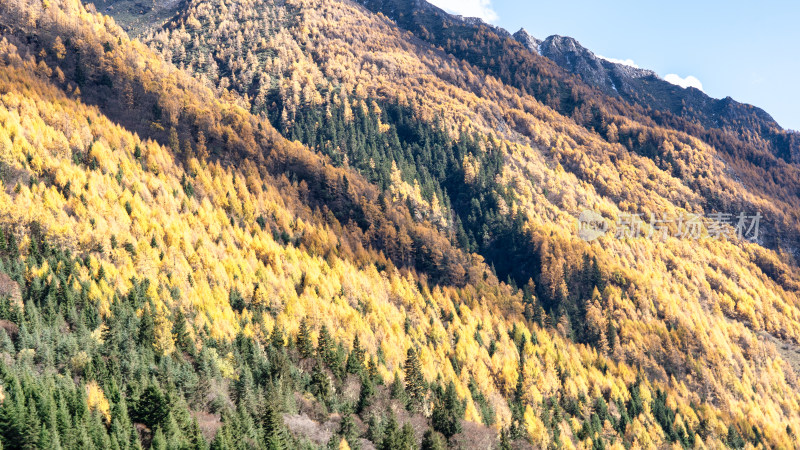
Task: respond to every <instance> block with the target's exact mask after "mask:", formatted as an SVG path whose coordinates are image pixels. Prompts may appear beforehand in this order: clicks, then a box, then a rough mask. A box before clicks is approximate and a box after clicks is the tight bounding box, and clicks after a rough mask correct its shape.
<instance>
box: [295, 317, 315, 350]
mask: <svg viewBox="0 0 800 450" xmlns="http://www.w3.org/2000/svg"><path fill="white" fill-rule="evenodd" d="M297 351H299V352H300V356H302V357H303V358H310V357H312V356H314V347H313V343H312V342H311V330H310V329H309V326H308V319H307V318H305V317H304V318H303V320H301V321H300V329H299V330H298V331H297Z"/></svg>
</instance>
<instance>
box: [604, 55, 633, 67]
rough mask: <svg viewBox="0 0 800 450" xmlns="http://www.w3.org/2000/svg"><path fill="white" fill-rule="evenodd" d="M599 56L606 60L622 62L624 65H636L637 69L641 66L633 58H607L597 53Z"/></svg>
mask: <svg viewBox="0 0 800 450" xmlns="http://www.w3.org/2000/svg"><path fill="white" fill-rule="evenodd" d="M597 57H598V58H600V59H605V60H606V61H608V62H612V63H614V64H622V65H623V66H631V67H635V68H637V69H638V68H639V66H637V65H636V63H635V62H633V60H632V59H617V58H606V57H605V56H603V55H597Z"/></svg>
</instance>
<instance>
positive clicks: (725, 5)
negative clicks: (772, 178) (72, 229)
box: [429, 0, 800, 130]
mask: <svg viewBox="0 0 800 450" xmlns="http://www.w3.org/2000/svg"><path fill="white" fill-rule="evenodd" d="M429 1H430V2H431V3H433V4H436V5H438V6H440V7H442V8H444V9H446V10H448V11H450V12H453V13H457V14H462V15H468V16H476V17H482V18H483V19H485V20H487V21H489V22H491V23H494V24H496V25H499V26H502V27H503V28H506V29H507V30H509V31H511V32H512V33H513V32H515V31H516V30H518V29H520V28H521V27H524V28H525V29H527V30H528V32H529V33H530V34H531V35H533V36H535V37H537V38H540V39H544V38H545V37H547V36H550V35H552V34H560V35H564V36H572V37H574V38H576V39H577V40H578V41H580V42H581V44H583V45H584V46H585V47H587V48H588V49H590V50H592V51H593V52H594V53H596V54H598V55H602V56H604V57H607V58H614V59H619V60H629V61H630V62H632V63H634V64H635V65H637V66H639V67H642V68H647V69H651V70H654V71H655V72H657V73H658V74H659V75H661V76H662V77H667V76H668V75H669V77H668V78H667V79H668V80H669V81H673V82H677V83H684V84H686V83H687V80H688V82H689V83H690V84H693V85H695V86H697V83H700V84H701V85H702V89H703V90H704V91H705V92H706V93H707V94H709V95H710V96H712V97H716V98H722V97H726V96H731V97H733V98H734V99H736V100H738V101H741V102H745V103H751V104H753V105H756V106H759V107H761V108H763V109H764V110H766V111H767V112H768V113H770V114H771V115H772V116H773V117H774V118H775V120H777V121H778V123H780V124H781V126H783V127H784V128H791V129H795V130H800V107H798V105H800V77H798V74H800V58H799V57H798V56H797V54H798V51H800V21H798V18H799V17H800V2H793V1H788V0H765V1H759V2H756V1H752V0H751V1H741V0H729V1H709V0H706V1H703V0H695V1H688V0H672V1H669V2H655V1H642V0H638V1H633V0H609V1H605V2H598V1H596V0H562V1H558V2H554V1H547V2H544V1H532V0H429ZM689 77H694V79H696V81H695V80H693V79H691V78H689Z"/></svg>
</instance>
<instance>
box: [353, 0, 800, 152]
mask: <svg viewBox="0 0 800 450" xmlns="http://www.w3.org/2000/svg"><path fill="white" fill-rule="evenodd" d="M358 1H359V2H360V3H361V4H363V5H364V6H366V7H367V8H369V9H371V10H372V11H375V12H378V11H379V12H382V13H383V14H384V15H386V16H387V17H389V18H391V19H393V20H395V21H397V22H398V24H399V25H400V26H402V27H404V28H407V29H412V28H414V26H412V25H411V23H415V24H416V25H421V26H422V27H421V29H420V30H416V31H421V32H422V33H421V34H420V37H422V38H423V39H426V36H427V35H429V33H430V30H429V27H430V25H431V23H432V22H431V21H433V20H440V21H442V22H443V23H445V24H450V25H456V24H463V25H466V26H474V27H478V28H480V27H486V28H488V29H489V30H491V31H493V32H495V33H496V34H497V36H498V37H499V38H500V39H509V40H511V41H514V42H517V43H519V44H521V45H522V46H523V47H524V48H526V49H527V50H529V51H530V52H531V53H534V54H536V55H540V56H544V57H545V58H547V59H548V60H550V61H552V62H554V63H555V64H556V65H558V66H559V67H561V68H562V69H564V70H565V71H567V72H568V73H571V74H574V75H576V76H578V77H579V78H580V80H581V81H583V82H584V83H586V84H588V85H589V86H591V87H594V88H596V89H599V90H600V91H601V92H602V93H603V94H605V95H609V96H612V97H617V98H620V99H622V100H624V101H626V102H628V103H630V104H633V105H637V106H642V107H644V108H649V109H651V110H652V111H654V112H657V113H669V114H672V115H674V116H676V117H680V118H683V119H686V120H689V121H692V122H695V123H698V124H700V125H702V126H703V127H705V128H715V129H720V130H725V129H730V130H732V131H733V132H734V133H737V134H739V135H740V136H743V137H744V138H745V139H747V135H748V133H757V134H759V135H761V136H763V138H764V139H765V140H766V141H769V142H770V144H771V147H772V152H773V154H775V155H776V156H778V157H779V158H782V159H783V160H785V161H787V162H793V163H798V162H800V137H798V134H797V133H789V132H787V131H786V130H783V128H782V127H781V126H780V125H779V124H778V123H777V122H776V121H775V120H774V119H773V118H772V116H770V115H769V114H768V113H767V112H766V111H764V110H763V109H761V108H758V107H756V106H753V105H749V104H744V103H740V102H737V101H736V100H734V99H732V98H731V97H726V98H724V99H714V98H712V97H710V96H708V95H707V94H705V93H704V92H702V91H700V90H697V89H694V88H688V89H684V88H682V87H680V86H677V85H674V84H672V83H669V82H668V81H665V80H663V79H661V78H660V77H659V76H658V75H657V74H656V73H655V72H653V71H650V70H647V69H640V68H635V67H631V66H627V65H624V64H619V63H614V62H612V61H608V60H605V59H603V58H600V57H598V56H597V55H595V54H594V53H593V52H591V51H590V50H588V49H587V48H585V47H583V46H582V45H581V44H580V43H579V42H578V41H577V40H575V39H574V38H571V37H565V36H557V35H554V36H550V37H548V38H546V39H544V40H540V39H538V38H536V37H534V36H532V35H530V34H529V33H528V32H527V31H526V30H525V29H521V30H519V31H518V32H516V33H514V34H513V35H512V34H511V33H509V32H508V31H507V30H505V29H502V28H500V27H497V26H495V25H492V24H488V23H486V22H485V21H483V20H482V19H480V18H464V17H462V16H457V15H451V14H449V13H447V12H445V11H444V10H442V9H441V8H438V7H436V6H434V5H431V4H430V3H428V2H427V1H425V0H411V1H407V0H358ZM426 16H427V17H426ZM426 25H427V27H426ZM412 31H415V30H413V29H412ZM428 37H429V36H428ZM426 40H427V39H426ZM656 119H657V120H660V116H658V114H657V115H656Z"/></svg>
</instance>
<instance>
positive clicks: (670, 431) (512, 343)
mask: <svg viewBox="0 0 800 450" xmlns="http://www.w3.org/2000/svg"><path fill="white" fill-rule="evenodd" d="M233 5H234V4H233V3H226V2H195V3H193V4H191V5H188V6H187V8H186V9H185V10H184V11H183V12H182V14H181V16H180V17H177V18H176V19H175V20H174V21H173V22H171V23H170V24H169V25H168V27H167V29H166V30H165V31H163V32H161V33H159V34H156V35H154V36H151V37H150V38H148V39H147V41H148V43H149V45H150V46H152V47H153V48H157V49H158V50H159V51H160V52H161V53H162V54H163V55H165V56H167V57H168V58H169V59H171V60H172V61H174V62H175V63H176V64H177V65H181V66H183V67H184V68H186V69H188V70H191V71H192V73H194V74H195V75H196V76H197V78H199V79H200V80H203V78H205V80H206V82H209V83H213V84H214V90H212V89H210V88H209V87H208V86H206V85H204V84H203V82H202V81H197V80H195V79H192V78H191V77H190V76H189V75H188V74H187V73H186V72H183V71H181V70H179V69H178V68H176V67H175V66H173V65H170V64H169V63H165V62H164V61H162V60H160V59H159V58H158V57H157V56H156V55H155V54H154V53H151V52H149V51H148V50H147V49H146V48H145V47H144V46H143V45H141V44H139V43H137V42H131V41H129V40H128V38H127V37H126V36H125V35H124V33H123V32H122V31H121V30H120V29H119V28H116V27H115V26H114V25H113V21H112V20H111V19H110V18H104V17H101V16H96V15H91V14H87V13H86V11H85V10H84V9H83V8H82V6H81V5H80V4H78V3H77V2H72V1H63V2H49V3H47V5H46V6H44V5H43V4H41V3H39V2H38V1H31V2H26V3H23V4H22V5H19V4H14V5H11V4H10V3H8V2H0V7H2V13H3V14H2V15H0V17H2V18H3V19H2V26H3V28H2V33H3V38H4V41H3V42H4V44H3V45H4V50H3V56H2V58H3V59H2V61H3V66H2V72H0V73H2V80H3V84H2V87H0V93H2V108H0V111H1V112H2V114H3V117H4V118H3V120H2V122H0V123H2V128H0V129H1V130H2V133H3V134H2V135H0V142H2V151H3V161H4V164H5V166H4V167H5V170H4V171H3V173H4V178H3V181H4V186H5V187H6V188H5V189H4V190H3V193H2V195H3V197H2V199H0V204H2V205H3V212H4V214H3V215H2V221H3V225H4V226H5V227H6V229H9V230H10V233H9V232H4V235H3V236H4V239H5V240H6V241H10V242H13V243H14V244H13V245H12V244H7V245H6V247H5V248H6V249H7V250H4V252H5V253H3V257H4V260H3V270H4V271H5V272H7V273H9V274H10V275H11V278H12V279H13V281H14V282H17V283H18V284H19V286H20V288H21V289H20V290H21V292H22V294H21V296H20V297H21V301H22V302H24V306H23V307H19V305H18V304H16V303H15V300H13V298H15V297H14V296H12V297H11V299H8V300H6V301H5V302H4V303H3V308H2V309H1V311H0V312H2V314H3V317H2V319H3V320H5V321H6V322H3V328H4V333H5V336H9V338H8V339H5V338H3V339H2V341H3V342H2V343H3V353H4V355H3V356H4V357H3V366H2V367H3V373H2V375H3V384H2V386H3V391H2V392H4V395H5V396H4V398H5V400H4V401H3V404H2V408H0V410H1V412H2V416H1V417H0V419H2V420H3V422H2V423H3V424H4V427H3V430H2V431H3V432H2V439H3V444H4V446H9V445H12V444H13V443H15V442H23V441H21V440H19V439H24V442H26V443H40V444H44V443H46V442H51V441H52V440H53V439H57V440H58V441H59V442H61V445H63V446H70V445H71V446H75V447H76V448H80V447H86V446H87V445H88V444H87V442H90V441H91V442H93V443H94V445H95V446H97V447H108V446H109V445H110V443H111V442H116V443H117V444H119V445H120V446H125V447H128V446H130V447H135V446H136V445H137V444H138V443H139V442H140V441H141V442H142V443H143V444H144V445H145V446H147V445H152V446H154V447H155V446H161V445H166V444H163V443H164V441H169V442H168V443H169V445H171V446H176V447H177V446H189V445H195V444H196V446H198V447H202V446H203V445H204V441H210V440H212V439H213V441H214V447H215V448H225V446H229V447H241V448H247V447H268V446H269V445H270V444H271V443H281V442H283V443H286V442H287V441H289V442H290V443H291V445H293V446H298V447H300V446H309V447H310V446H312V445H325V444H326V443H331V444H332V445H337V444H338V443H339V441H341V440H345V441H346V442H348V443H349V444H348V445H350V446H353V445H363V446H364V447H368V446H369V445H371V444H372V443H378V442H380V444H381V446H383V447H384V448H398V447H401V446H403V445H409V444H410V443H412V442H413V444H414V445H417V444H418V443H419V442H420V441H421V440H422V438H423V436H422V434H423V432H424V431H425V430H426V429H427V428H428V427H433V428H435V429H436V430H437V431H439V432H442V433H445V434H447V435H449V434H451V432H453V433H452V434H453V436H452V437H451V440H450V444H452V445H453V446H455V447H459V446H461V447H464V446H469V445H474V444H475V442H479V441H481V440H482V441H484V442H488V443H489V445H492V444H493V443H496V441H500V440H504V439H505V440H514V441H515V445H531V444H532V445H533V446H535V447H544V446H547V445H550V444H555V445H559V443H560V445H564V446H570V445H574V446H586V447H588V446H592V445H595V444H594V443H595V442H597V443H598V444H599V443H604V445H609V446H612V445H616V446H618V447H619V446H622V445H632V446H633V445H639V446H649V445H653V446H666V445H669V444H670V443H673V444H678V445H685V446H690V445H702V444H705V445H707V446H712V447H713V446H720V445H722V444H723V443H724V444H728V445H731V446H737V445H744V440H747V441H748V442H749V443H750V444H752V445H761V446H765V447H766V446H773V447H780V446H783V447H791V446H792V444H793V443H794V440H795V438H794V433H796V431H795V430H798V429H800V428H798V427H800V418H798V416H797V411H798V409H797V407H796V406H797V403H798V398H799V397H798V386H797V380H796V376H795V372H794V370H793V369H792V368H791V366H790V365H789V364H788V363H787V362H786V361H785V360H784V359H783V358H782V357H781V355H780V354H779V353H778V352H777V350H776V349H775V348H774V347H772V346H771V345H768V344H766V343H765V342H764V341H761V340H759V336H760V335H764V334H765V333H770V334H772V335H774V336H776V338H777V339H779V340H780V341H781V342H782V345H787V346H789V345H794V344H796V343H797V342H798V336H800V325H798V317H799V315H798V311H797V309H798V301H797V292H798V290H800V287H798V286H800V284H798V280H800V277H798V274H797V272H796V266H795V265H792V264H791V263H790V262H787V261H788V258H785V257H782V256H781V255H778V254H776V253H775V252H772V251H770V250H767V249H764V248H762V247H760V246H759V245H757V244H753V243H747V242H738V241H730V242H728V241H711V240H703V241H700V242H698V243H694V242H686V241H681V240H675V239H672V240H669V241H667V242H663V243H660V242H650V241H642V240H637V241H633V242H625V241H618V240H614V239H611V238H610V237H607V238H603V239H601V241H600V242H599V243H594V244H587V243H585V242H583V241H581V240H579V239H578V238H576V236H575V235H574V232H573V226H574V216H573V214H574V211H577V210H579V209H581V208H584V207H593V208H599V209H600V210H601V211H602V212H603V213H604V214H607V215H608V216H609V217H618V215H619V214H620V213H621V212H622V211H626V210H630V209H632V207H633V206H634V205H639V206H643V207H645V208H647V209H648V210H649V211H654V212H655V211H659V212H661V211H667V212H681V211H703V209H704V207H706V206H707V203H706V197H707V196H711V195H714V196H718V198H721V199H726V198H729V199H733V198H736V197H737V196H740V195H741V196H743V197H744V198H745V199H746V201H747V202H749V204H750V205H753V206H758V207H763V208H765V210H767V208H768V207H769V208H774V210H777V209H778V208H780V207H781V206H782V205H784V204H790V202H792V201H793V199H792V197H791V196H790V195H788V194H786V192H785V191H783V190H776V192H775V193H771V192H763V191H757V190H752V191H751V190H744V189H741V188H739V187H738V185H737V184H736V183H734V182H732V179H731V178H730V177H729V175H728V174H727V173H726V169H727V166H726V165H725V164H723V163H722V162H720V161H719V159H718V158H719V156H718V153H717V152H716V150H715V149H714V148H713V147H711V146H708V145H707V144H705V143H703V142H699V141H697V140H696V139H692V138H691V137H688V136H686V135H685V134H682V133H680V132H676V131H674V130H669V129H663V128H657V127H655V126H654V125H652V124H650V123H642V122H637V121H636V120H638V119H636V118H634V119H627V118H624V117H620V118H619V119H618V120H625V125H626V126H628V127H630V128H631V130H633V131H631V130H628V131H627V133H629V134H630V135H634V133H648V134H652V135H653V136H658V137H659V138H660V139H664V140H665V142H666V143H668V144H670V145H674V146H678V148H677V150H676V149H673V150H674V153H675V155H677V156H678V158H676V160H675V162H674V164H675V165H676V166H679V167H681V169H680V170H683V171H686V172H687V173H702V172H703V171H705V174H703V176H702V177H700V176H698V178H697V179H692V178H691V177H690V176H688V175H686V176H677V175H676V174H675V173H674V172H673V171H672V170H664V169H663V168H661V167H659V165H658V164H657V163H656V162H655V161H654V159H655V158H652V159H651V157H650V156H648V155H643V154H639V153H637V152H633V151H630V150H629V149H627V148H626V147H624V146H622V145H617V144H616V143H613V142H609V141H607V140H606V137H605V136H598V134H597V133H593V132H591V131H589V130H588V129H587V128H585V127H584V126H582V125H581V124H580V123H578V122H576V121H575V120H573V119H572V118H570V117H567V116H563V115H560V114H558V113H556V112H554V111H553V110H552V109H550V108H547V107H546V106H543V105H542V104H540V103H539V102H537V101H536V99H534V98H531V97H530V96H528V95H526V94H525V93H524V92H521V91H520V90H519V89H517V88H515V87H513V86H507V85H504V84H503V83H501V82H500V81H498V80H495V79H490V78H489V79H488V81H484V80H487V77H486V75H485V73H483V72H481V71H480V70H479V69H478V70H476V69H475V67H473V66H470V65H469V64H466V63H464V62H463V61H459V60H458V59H456V58H453V57H452V56H448V55H446V54H444V53H443V52H441V51H440V50H438V49H436V48H434V47H432V46H430V45H429V44H427V43H425V42H423V41H420V40H418V39H415V38H413V37H411V36H409V35H408V34H407V33H405V32H403V31H402V30H399V29H398V28H397V27H396V26H395V25H394V24H392V23H391V22H389V21H387V20H386V19H385V18H382V17H380V16H376V15H373V14H368V13H366V11H364V10H363V9H362V8H360V7H357V6H355V5H354V4H352V3H349V2H299V1H298V2H286V3H272V2H250V3H247V2H245V3H242V2H236V3H235V5H236V6H235V7H233ZM253 24H261V25H263V26H251V25H253ZM256 30H258V32H260V33H264V34H263V35H256V34H254V33H256ZM248 33H249V34H248ZM365 36H369V39H367V38H366V37H365ZM262 38H263V39H262ZM195 42H196V43H197V45H195ZM187 43H188V45H187ZM181 49H183V52H184V53H183V55H182V54H181ZM250 55H252V57H250ZM248 59H250V63H244V62H243V61H247V60H248ZM215 66H216V69H214V67H215ZM227 88H232V90H233V92H228V91H227V90H226V89H227ZM443 100H444V101H443ZM615 107H616V106H615ZM248 110H250V111H248ZM262 114H263V116H262ZM270 121H271V122H273V123H274V124H275V125H276V126H277V127H278V128H279V130H280V132H281V133H283V134H285V135H287V136H289V137H292V138H294V139H297V140H299V141H302V142H303V143H305V144H307V145H308V146H309V147H310V148H312V149H314V150H316V151H317V152H319V154H317V153H314V152H312V151H310V150H309V149H308V148H306V147H303V146H302V145H301V144H299V143H292V142H289V141H287V140H286V139H284V138H283V137H282V136H280V135H279V134H278V132H277V131H275V130H274V129H273V128H272V124H271V123H270ZM323 125H324V126H323ZM625 133H626V132H622V133H621V135H622V136H626V134H625ZM664 147H666V144H665V145H664ZM440 156H441V158H443V159H439V157H440ZM612 158H613V159H612ZM612 162H613V163H612ZM393 163H394V164H393ZM680 163H683V165H680ZM437 165H441V166H440V167H437ZM335 166H338V167H335ZM771 173H776V172H771ZM708 180H714V181H720V182H722V183H724V184H723V186H724V187H723V188H719V187H716V186H713V184H712V183H711V182H710V181H708ZM415 181H417V182H418V183H415ZM370 182H372V183H375V184H371V183H370ZM698 186H701V187H703V188H704V189H707V190H711V191H712V192H713V194H709V193H707V192H702V191H700V189H698V188H697V187H698ZM725 189H729V190H730V192H729V193H727V194H726V193H725ZM696 190H697V191H700V192H696ZM771 203H772V204H773V205H772V206H769V205H770V204H771ZM776 205H777V206H776ZM769 211H773V209H769ZM95 212H101V214H95ZM776 216H777V214H776ZM778 217H780V216H778ZM459 223H460V224H461V225H460V228H461V229H460V230H459V225H458V224H459ZM5 236H14V238H12V239H6V238H5ZM601 244H602V245H601ZM19 249H22V250H19ZM493 249H495V250H494V252H493ZM67 250H68V252H67ZM472 250H474V251H476V252H480V253H482V254H483V255H485V256H486V257H487V259H488V260H490V261H492V262H497V263H498V264H496V265H495V268H496V272H500V273H503V274H504V275H511V277H510V279H511V281H512V282H513V281H514V278H518V279H520V280H522V282H521V283H519V284H521V285H524V284H526V282H527V280H528V279H533V282H532V283H528V284H527V285H526V286H525V287H524V288H522V289H516V288H514V287H513V286H512V285H511V284H501V283H498V282H497V280H496V279H495V277H494V275H493V273H492V271H491V270H489V268H488V267H487V266H486V265H484V264H483V263H482V262H481V257H480V256H478V255H475V254H469V253H467V251H472ZM498 250H499V251H498ZM495 252H496V253H495ZM503 258H505V259H506V260H507V261H506V262H505V264H506V265H505V266H501V265H500V264H499V263H501V262H503ZM782 258H783V259H782ZM134 277H135V279H133V278H134ZM504 278H505V276H504ZM512 284H513V283H512ZM12 325H13V326H12ZM14 326H17V327H18V329H19V331H18V333H19V334H18V335H17V334H15V333H13V330H14ZM5 330H7V331H5ZM12 334H13V335H14V336H13V337H11V335H12ZM2 336H3V334H2V333H0V337H2ZM33 336H41V337H40V338H38V340H37V339H36V338H34V337H33ZM356 337H358V341H355V338H356ZM575 341H578V342H581V343H582V344H576V343H575ZM74 342H80V343H81V344H82V345H80V346H78V345H75V344H74ZM34 349H36V350H34ZM52 349H65V350H64V352H63V356H58V357H55V356H51V355H54V354H55V353H56V352H53V351H52ZM409 350H414V351H409ZM362 352H363V353H362ZM59 354H62V353H61V352H59ZM354 355H355V356H354ZM351 361H352V362H351ZM59 374H60V375H59ZM67 374H68V375H70V376H69V377H67V376H61V375H67ZM439 376H441V378H439ZM395 377H397V378H395ZM70 378H71V379H70ZM392 379H395V380H396V381H395V382H392V381H391V380H392ZM382 382H384V383H385V385H383V386H382V385H381V383H382ZM450 382H452V383H453V388H452V389H448V388H447V386H448V384H449V383H450ZM55 383H60V384H58V386H59V389H53V388H52V385H54V384H55ZM390 383H391V385H390ZM370 386H371V387H372V388H373V389H374V391H373V392H372V393H370ZM53 392H57V394H53ZM59 392H60V393H59ZM51 395H52V396H53V397H54V398H53V400H52V401H50V400H49V399H50V398H51V397H50V396H51ZM67 397H69V398H67ZM362 398H363V399H364V400H363V401H362ZM462 401H463V402H464V403H463V404H462V403H461V402H462ZM370 403H371V404H370ZM148 405H156V406H157V407H156V408H151V407H150V406H148ZM53 411H56V412H53ZM385 411H392V414H391V415H384V414H385V413H384V412H385ZM70 413H72V414H70ZM277 414H284V421H283V423H281V421H280V420H276V415H277ZM70 415H72V416H75V417H76V418H77V419H76V420H74V421H72V422H70V421H69V417H70ZM382 415H384V417H381V416H382ZM371 416H372V417H371ZM392 416H396V417H397V418H399V420H400V421H401V422H402V423H403V424H406V425H407V426H404V427H403V428H402V429H401V426H400V424H397V423H396V422H395V423H394V425H393V423H392V420H393V419H392V418H391V417H392ZM51 417H56V419H55V420H53V419H51ZM64 417H66V418H67V419H66V420H64ZM461 418H465V419H467V421H468V422H465V423H461V421H460V419H461ZM311 419H313V420H311ZM362 421H364V422H368V423H369V426H367V425H366V424H364V423H363V422H362ZM479 422H480V423H483V424H484V425H491V426H492V427H493V428H488V427H482V426H479V425H477V424H478V423H479ZM309 423H310V424H311V425H310V426H309ZM37 424H38V425H37ZM135 424H140V425H139V426H137V425H135ZM303 424H305V425H303ZM450 424H456V425H453V427H451V426H450ZM104 425H108V427H106V426H104ZM284 425H285V426H284ZM287 428H288V429H289V430H290V431H292V433H291V436H286V431H287ZM459 428H461V432H458V429H459ZM26 429H29V430H34V431H38V432H36V433H27V434H26V433H25V432H24V430H26ZM137 429H138V430H139V431H138V432H137V431H136V430H137ZM86 430H89V431H88V432H86ZM309 430H310V431H309ZM20 436H22V438H20ZM429 436H430V435H429ZM479 438H480V439H479ZM362 439H369V441H366V440H362ZM431 439H435V438H431Z"/></svg>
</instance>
